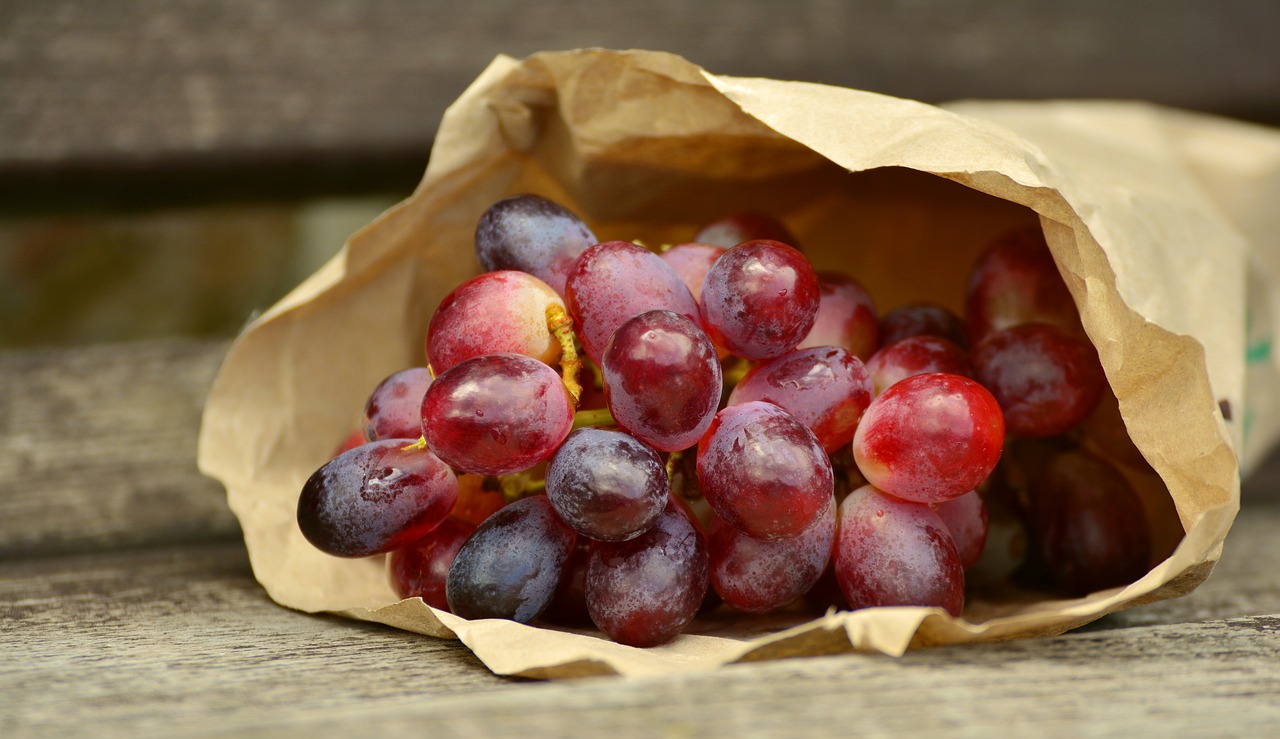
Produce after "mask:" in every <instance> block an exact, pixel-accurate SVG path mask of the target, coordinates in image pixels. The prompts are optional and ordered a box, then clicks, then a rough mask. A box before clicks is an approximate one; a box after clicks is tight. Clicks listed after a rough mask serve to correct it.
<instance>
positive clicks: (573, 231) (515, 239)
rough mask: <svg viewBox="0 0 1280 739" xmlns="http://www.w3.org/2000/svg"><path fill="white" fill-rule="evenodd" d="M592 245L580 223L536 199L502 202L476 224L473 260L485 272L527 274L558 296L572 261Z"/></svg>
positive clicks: (592, 239) (563, 210)
mask: <svg viewBox="0 0 1280 739" xmlns="http://www.w3.org/2000/svg"><path fill="white" fill-rule="evenodd" d="M594 243H596V237H595V235H594V234H592V233H591V229H589V228H587V226H586V224H584V223H583V222H582V219H581V218H579V217H578V216H577V215H575V214H574V213H573V212H571V211H569V210H568V209H567V208H565V207H564V206H561V205H559V204H557V203H553V202H551V201H550V200H547V199H546V198H542V197H539V196H537V195H515V196H512V197H509V198H503V199H502V200H499V201H498V202H496V203H494V204H493V205H491V206H489V209H488V210H486V211H485V212H484V215H482V216H480V221H479V223H478V224H476V257H477V258H478V259H479V260H480V266H481V267H482V268H483V269H484V270H485V271H486V272H494V271H497V270H507V269H513V270H519V271H521V272H528V273H529V274H531V275H533V276H534V277H537V278H538V279H540V280H542V281H543V282H545V283H547V285H549V286H550V287H551V289H552V290H555V291H556V292H557V293H559V294H561V295H564V281H565V277H566V276H567V275H568V274H569V269H570V267H572V265H573V260H575V259H577V258H578V255H579V254H581V253H582V252H583V250H585V249H586V248H587V247H588V246H591V245H592V244H594Z"/></svg>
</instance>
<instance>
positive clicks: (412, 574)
mask: <svg viewBox="0 0 1280 739" xmlns="http://www.w3.org/2000/svg"><path fill="white" fill-rule="evenodd" d="M475 530H476V527H475V524H471V523H467V522H466V521H462V520H459V519H456V518H453V517H450V518H446V519H445V520H444V521H443V522H442V523H441V524H440V525H439V526H437V527H435V528H434V529H432V531H431V533H429V534H427V535H426V536H425V537H423V538H421V539H419V540H418V541H416V542H414V543H413V544H410V545H409V546H407V547H403V548H400V549H396V550H394V551H392V552H391V554H390V555H389V556H388V557H387V570H388V573H389V574H390V576H391V586H392V587H393V588H395V591H396V594H397V595H399V596H400V597H401V598H421V599H422V600H423V601H424V602H426V604H427V605H429V606H431V607H432V608H439V609H440V610H442V611H447V610H449V601H448V600H447V599H446V598H445V594H444V584H445V578H447V577H448V576H449V565H451V564H453V558H454V557H455V556H457V554H458V550H459V549H461V548H462V544H463V543H464V542H466V540H467V539H468V538H469V537H470V536H471V534H472V533H474V532H475Z"/></svg>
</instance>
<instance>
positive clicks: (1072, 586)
mask: <svg viewBox="0 0 1280 739" xmlns="http://www.w3.org/2000/svg"><path fill="white" fill-rule="evenodd" d="M1031 521H1032V527H1033V529H1034V531H1035V537H1036V540H1037V541H1038V542H1039V544H1040V553H1041V554H1042V555H1043V557H1044V561H1045V564H1046V565H1047V567H1048V569H1049V572H1050V574H1051V575H1052V577H1053V579H1054V581H1055V582H1056V583H1057V584H1058V586H1059V587H1061V588H1062V589H1063V590H1064V591H1066V592H1067V593H1069V594H1071V595H1084V594H1087V593H1091V592H1093V591H1095V590H1102V589H1104V588H1110V587H1115V586H1119V585H1128V584H1129V583H1131V582H1133V581H1134V580H1137V579H1138V578H1139V577H1142V576H1143V575H1144V574H1146V572H1147V561H1148V558H1149V557H1150V556H1151V536H1150V532H1149V530H1148V526H1147V519H1146V514H1145V513H1144V512H1143V508H1142V501H1141V500H1140V499H1139V498H1138V495H1137V493H1135V492H1134V490H1133V487H1132V486H1130V485H1129V483H1128V481H1127V480H1125V479H1124V476H1123V475H1121V474H1120V472H1118V471H1117V470H1116V469H1115V468H1114V467H1112V466H1111V465H1110V464H1109V463H1108V462H1106V461H1104V460H1103V459H1102V458H1100V457H1096V456H1094V455H1092V454H1088V453H1086V452H1083V451H1070V452H1062V453H1059V454H1058V455H1056V456H1054V457H1053V458H1052V459H1051V460H1050V461H1049V464H1048V466H1047V467H1046V468H1045V470H1044V473H1043V474H1042V475H1041V476H1040V477H1039V478H1038V479H1037V480H1036V481H1035V482H1034V483H1033V486H1032V499H1031Z"/></svg>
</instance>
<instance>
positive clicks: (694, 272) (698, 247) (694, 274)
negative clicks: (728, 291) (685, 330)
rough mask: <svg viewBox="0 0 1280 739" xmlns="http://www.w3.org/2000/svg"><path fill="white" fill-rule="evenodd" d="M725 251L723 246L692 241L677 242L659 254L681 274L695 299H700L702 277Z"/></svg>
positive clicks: (681, 278) (681, 279) (682, 279)
mask: <svg viewBox="0 0 1280 739" xmlns="http://www.w3.org/2000/svg"><path fill="white" fill-rule="evenodd" d="M724 252H725V247H723V246H712V245H711V244H699V243H696V242H692V243H688V244H677V245H675V246H673V247H671V248H670V249H668V250H666V251H664V252H662V253H661V254H659V255H658V256H659V257H661V258H662V261H664V262H666V263H667V264H668V265H670V267H671V269H673V270H674V271H675V273H676V274H677V275H680V281H681V282H683V283H684V286H685V287H687V288H689V292H690V294H692V295H693V299H694V300H698V299H699V298H700V296H701V295H702V278H704V277H706V276H707V270H709V269H711V265H713V264H715V261H716V260H717V259H719V258H720V255H721V254H724Z"/></svg>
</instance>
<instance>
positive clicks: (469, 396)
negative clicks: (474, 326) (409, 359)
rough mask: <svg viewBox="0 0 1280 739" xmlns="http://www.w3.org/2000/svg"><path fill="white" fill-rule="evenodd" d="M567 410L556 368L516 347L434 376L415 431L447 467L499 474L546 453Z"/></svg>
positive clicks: (568, 400) (564, 426)
mask: <svg viewBox="0 0 1280 739" xmlns="http://www.w3.org/2000/svg"><path fill="white" fill-rule="evenodd" d="M573 414H574V410H573V398H572V397H571V396H570V395H569V391H568V390H566V389H565V386H564V382H563V381H561V379H560V375H558V374H557V373H556V371H555V370H553V369H551V368H550V367H548V366H547V365H545V364H543V363H542V362H539V361H538V360H536V359H533V358H531V357H526V356H524V355H523V354H487V355H485V356H481V357H473V358H471V359H468V360H466V361H464V362H460V363H459V364H455V365H454V366H452V367H450V368H449V369H448V370H445V371H444V372H442V373H441V374H440V375H439V376H438V377H436V379H435V382H433V383H431V387H429V388H427V394H426V396H425V397H424V398H423V400H422V430H423V435H424V436H425V437H426V440H427V444H428V445H429V446H430V447H431V449H433V450H434V451H435V453H436V454H437V455H439V456H440V458H441V459H443V460H444V461H445V462H446V463H448V464H449V465H450V466H451V467H454V468H455V469H458V470H461V471H463V472H470V473H473V474H478V475H505V474H509V473H512V472H519V471H521V470H525V469H528V468H530V467H532V466H533V465H535V464H537V463H539V462H545V461H546V460H548V459H550V458H551V455H552V454H555V451H556V449H557V448H558V447H559V446H560V443H561V442H562V441H564V439H565V437H566V436H568V435H569V431H570V430H572V428H573Z"/></svg>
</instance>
